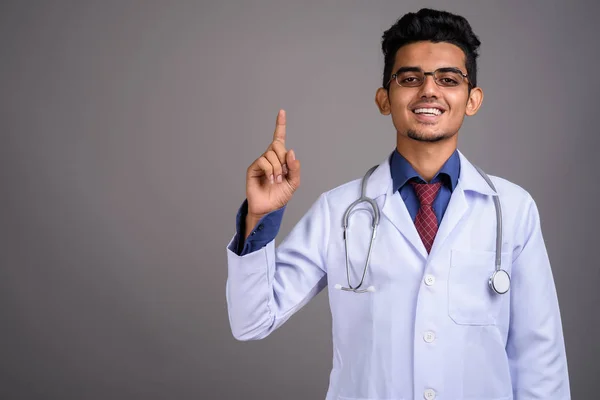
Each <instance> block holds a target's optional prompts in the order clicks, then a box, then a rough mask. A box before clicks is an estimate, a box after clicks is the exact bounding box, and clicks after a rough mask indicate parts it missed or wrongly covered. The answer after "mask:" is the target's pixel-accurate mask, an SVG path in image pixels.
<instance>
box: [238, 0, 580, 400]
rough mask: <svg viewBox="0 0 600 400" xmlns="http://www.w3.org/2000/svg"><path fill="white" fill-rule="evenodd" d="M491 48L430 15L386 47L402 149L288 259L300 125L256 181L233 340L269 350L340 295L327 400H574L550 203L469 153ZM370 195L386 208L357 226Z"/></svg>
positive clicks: (306, 228)
mask: <svg viewBox="0 0 600 400" xmlns="http://www.w3.org/2000/svg"><path fill="white" fill-rule="evenodd" d="M479 44H480V42H479V40H478V39H477V37H476V36H475V35H474V33H473V32H472V30H471V27H470V25H469V23H468V22H467V21H466V20H465V19H464V18H462V17H460V16H457V15H453V14H450V13H447V12H440V11H434V10H429V9H423V10H420V11H419V12H417V13H409V14H407V15H405V16H403V17H402V18H401V19H400V20H398V22H397V23H396V24H395V25H394V26H392V27H391V28H390V29H389V30H388V31H386V32H385V33H384V35H383V42H382V48H383V54H384V57H385V68H384V74H383V80H382V84H383V87H381V88H379V89H378V90H377V93H376V96H375V99H376V103H377V106H378V107H379V110H380V111H381V113H382V114H384V115H391V117H392V121H393V124H394V127H395V129H396V135H397V147H396V149H395V150H394V151H393V152H392V153H391V155H390V156H389V157H386V158H385V160H383V162H382V163H381V164H380V165H379V166H378V167H377V168H376V169H375V170H374V171H372V174H371V175H370V176H366V177H365V178H364V179H363V178H361V179H357V180H354V181H352V182H348V183H346V184H344V185H341V186H339V187H337V188H334V189H332V190H330V191H328V192H326V193H323V194H322V195H321V196H320V197H319V198H318V200H317V201H316V202H315V203H314V204H313V205H312V207H311V208H310V209H309V210H308V212H307V213H306V214H305V215H304V216H303V217H302V219H301V220H300V221H299V222H298V224H297V225H296V226H295V227H294V228H293V229H292V231H291V232H290V234H289V235H288V236H287V237H286V238H285V240H284V241H283V242H282V243H281V244H280V246H279V247H278V248H277V249H276V248H275V246H274V238H275V236H276V234H277V231H278V229H279V224H280V221H281V218H282V214H283V211H284V209H285V205H286V204H287V202H288V201H289V200H290V198H291V197H292V195H293V193H294V191H295V190H296V189H297V188H298V187H299V185H300V162H299V161H298V160H297V159H296V158H295V154H294V152H293V150H289V151H288V150H286V148H285V124H286V120H285V113H284V111H280V112H279V114H278V116H277V123H276V128H275V134H274V137H273V141H272V143H271V144H270V145H269V147H268V148H267V150H266V152H265V153H264V154H263V155H262V156H261V157H259V158H258V159H257V160H256V161H255V162H254V163H252V165H250V167H249V168H248V170H247V180H246V195H247V200H246V201H245V202H244V204H243V205H242V207H241V208H240V211H239V213H238V217H237V224H238V225H237V229H238V232H237V234H236V235H235V236H234V238H233V239H232V241H231V242H230V243H229V246H228V249H227V252H228V265H229V270H228V272H229V276H228V281H227V302H228V311H229V317H230V322H231V328H232V331H233V334H234V336H235V337H236V338H237V339H239V340H253V339H261V338H264V337H266V336H267V335H269V333H271V332H273V330H275V329H277V328H278V327H279V326H281V325H282V324H283V323H284V322H285V321H286V320H287V319H288V318H290V317H291V316H292V315H293V314H294V313H295V312H296V311H298V310H299V309H300V308H301V307H302V306H303V305H304V304H306V303H307V302H308V301H309V300H310V299H311V298H312V297H314V296H315V295H316V294H317V293H319V291H320V290H322V289H324V288H325V287H327V288H328V292H329V299H330V306H331V312H332V323H333V346H334V352H333V354H334V357H333V368H332V371H331V376H330V385H329V390H328V393H327V399H363V400H364V399H419V398H425V399H427V400H432V399H435V398H439V399H518V400H523V399H546V400H547V399H557V400H558V399H569V398H570V390H569V380H568V370H567V361H566V355H565V346H564V340H563V333H562V326H561V317H560V312H559V304H558V300H557V294H556V290H555V286H554V281H553V276H552V272H551V268H550V263H549V260H548V255H547V252H546V248H545V245H544V240H543V237H542V233H541V231H540V221H539V214H538V210H537V208H536V205H535V202H534V200H533V199H532V198H531V196H530V195H529V194H528V193H527V192H526V191H525V190H524V189H522V188H520V187H518V186H517V185H515V184H513V183H511V182H508V181H506V180H504V179H501V178H498V177H489V178H488V177H487V175H485V174H484V173H483V172H482V171H479V170H478V169H477V168H476V167H475V166H473V165H472V164H471V163H470V162H469V161H468V160H467V159H466V158H465V157H464V155H463V154H462V153H460V152H459V151H458V150H457V136H458V131H459V129H460V127H461V125H462V123H463V119H464V117H465V115H468V116H472V115H475V114H476V113H477V110H478V109H479V107H480V106H481V103H482V100H483V91H482V90H481V88H479V87H478V86H477V76H476V71H477V67H476V58H477V48H478V47H479ZM367 175H369V174H367ZM487 179H491V181H489V182H488V181H487ZM363 182H364V194H365V195H366V196H367V197H368V198H371V199H373V201H374V203H373V204H370V203H368V202H361V203H359V204H357V205H356V206H355V208H354V210H356V211H355V212H347V209H348V207H350V206H351V205H352V204H353V203H354V202H355V201H356V200H357V199H358V198H359V197H360V196H361V190H363ZM377 214H378V215H377ZM348 216H349V231H348V232H344V225H345V224H346V222H345V221H346V220H347V217H348ZM375 229H376V235H373V232H374V230H375ZM497 238H498V240H497ZM371 244H372V248H371Z"/></svg>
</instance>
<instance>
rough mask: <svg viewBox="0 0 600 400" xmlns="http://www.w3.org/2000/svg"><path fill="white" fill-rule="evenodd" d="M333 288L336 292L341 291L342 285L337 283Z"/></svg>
mask: <svg viewBox="0 0 600 400" xmlns="http://www.w3.org/2000/svg"><path fill="white" fill-rule="evenodd" d="M334 288H336V289H337V290H342V285H340V284H339V283H337V284H336V285H335V286H334Z"/></svg>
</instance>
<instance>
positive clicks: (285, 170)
mask: <svg viewBox="0 0 600 400" xmlns="http://www.w3.org/2000/svg"><path fill="white" fill-rule="evenodd" d="M281 169H282V170H283V174H284V175H287V173H288V169H287V164H283V165H282V166H281Z"/></svg>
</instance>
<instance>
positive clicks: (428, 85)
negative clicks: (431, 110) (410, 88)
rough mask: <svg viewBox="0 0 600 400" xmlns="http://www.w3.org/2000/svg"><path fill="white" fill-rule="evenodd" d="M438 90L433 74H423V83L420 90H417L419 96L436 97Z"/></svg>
mask: <svg viewBox="0 0 600 400" xmlns="http://www.w3.org/2000/svg"><path fill="white" fill-rule="evenodd" d="M439 91H440V87H439V86H438V85H437V83H435V79H434V78H433V76H432V75H425V78H424V80H423V84H422V85H421V87H420V90H419V96H420V97H425V98H429V97H435V98H438V97H439Z"/></svg>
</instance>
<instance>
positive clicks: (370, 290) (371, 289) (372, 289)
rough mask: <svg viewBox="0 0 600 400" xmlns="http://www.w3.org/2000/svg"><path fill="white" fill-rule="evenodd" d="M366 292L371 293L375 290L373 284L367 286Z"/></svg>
mask: <svg viewBox="0 0 600 400" xmlns="http://www.w3.org/2000/svg"><path fill="white" fill-rule="evenodd" d="M367 292H371V293H373V292H375V286H369V287H368V288H367Z"/></svg>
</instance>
